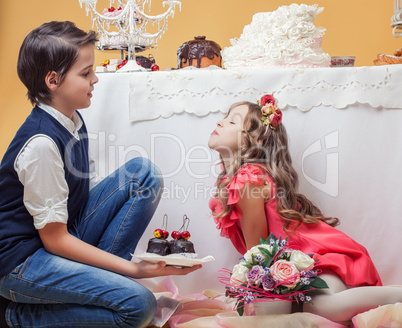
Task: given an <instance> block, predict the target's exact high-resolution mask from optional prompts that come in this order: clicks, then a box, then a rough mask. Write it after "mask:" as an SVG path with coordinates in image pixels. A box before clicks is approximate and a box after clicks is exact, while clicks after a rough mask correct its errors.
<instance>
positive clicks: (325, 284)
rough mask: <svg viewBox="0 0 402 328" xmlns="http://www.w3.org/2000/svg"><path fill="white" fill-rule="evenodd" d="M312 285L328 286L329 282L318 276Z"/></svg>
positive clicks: (316, 286)
mask: <svg viewBox="0 0 402 328" xmlns="http://www.w3.org/2000/svg"><path fill="white" fill-rule="evenodd" d="M310 286H311V287H314V288H328V285H327V283H326V282H325V281H324V280H322V279H321V278H320V277H316V278H315V279H314V280H313V281H312V282H311V283H310Z"/></svg>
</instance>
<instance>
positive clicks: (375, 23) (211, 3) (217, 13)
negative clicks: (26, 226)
mask: <svg viewBox="0 0 402 328" xmlns="http://www.w3.org/2000/svg"><path fill="white" fill-rule="evenodd" d="M181 2H182V10H181V11H179V10H177V11H176V14H175V16H174V18H173V19H172V18H171V19H170V20H169V25H168V29H167V32H166V33H165V34H164V35H163V36H162V39H161V40H160V41H159V46H158V48H157V49H151V50H150V51H146V52H144V53H141V55H145V56H147V55H148V53H152V54H153V56H154V57H155V59H156V62H157V64H158V65H159V66H160V68H161V69H164V68H165V67H169V68H170V67H176V51H177V48H178V47H179V46H180V45H181V44H182V43H184V42H186V41H189V40H191V39H193V37H194V36H198V35H206V37H207V39H209V40H214V41H215V42H217V43H218V44H220V45H221V47H222V48H224V47H227V46H230V39H232V38H235V37H239V36H240V34H241V33H242V31H243V27H244V26H245V25H247V24H249V23H250V22H251V19H252V16H253V14H255V13H257V12H263V11H274V10H276V9H277V8H278V7H279V6H281V5H289V4H291V3H293V2H294V1H284V0H271V1H268V0H249V1H240V0H198V1H195V0H182V1H181ZM161 3H162V0H153V3H152V6H151V11H150V14H152V15H155V14H158V13H162V12H163V11H164V8H163V7H162V5H161ZM302 3H305V4H308V5H312V4H318V5H319V6H320V7H324V8H325V10H324V11H323V12H322V13H321V14H319V15H318V16H317V19H316V21H315V25H316V26H322V27H324V28H326V29H327V31H326V34H325V36H324V39H323V49H324V51H325V52H327V53H329V54H330V55H331V56H347V55H353V56H356V63H355V66H368V65H373V60H374V59H375V58H376V56H377V54H378V53H380V52H383V53H387V54H393V52H394V51H395V50H396V49H399V48H400V47H402V38H399V39H398V38H395V37H394V36H393V35H392V29H391V27H390V20H391V16H392V15H393V9H394V7H393V0H382V1H378V0H353V1H350V0H337V1H334V0H320V1H310V0H304V1H303V2H302ZM108 6H109V1H106V0H99V2H98V6H97V8H98V11H102V9H103V8H106V7H108ZM51 20H71V21H74V22H75V23H76V24H77V26H78V27H80V28H82V29H84V30H88V29H91V20H90V17H87V16H86V12H85V9H84V8H80V5H79V2H78V0H41V1H32V0H19V1H11V0H2V1H1V7H0V96H1V98H0V99H1V102H2V104H1V107H2V108H1V112H0V158H1V157H2V156H3V154H4V152H5V151H6V148H7V146H8V144H9V143H10V141H11V139H12V138H13V136H14V134H15V132H16V131H17V129H18V127H19V126H20V125H21V124H22V122H23V121H24V119H25V117H26V116H27V115H28V114H29V113H30V111H31V104H30V103H29V102H28V101H27V99H26V96H25V94H26V90H25V87H24V86H23V85H22V83H21V82H20V81H19V79H18V76H17V73H16V63H17V56H18V51H19V47H20V45H21V43H22V41H23V39H24V37H25V36H26V34H27V33H28V32H29V31H30V30H32V29H34V28H36V27H37V26H39V25H40V24H42V23H44V22H47V21H51ZM107 58H120V53H119V52H101V51H96V64H98V65H99V64H101V63H102V62H103V60H104V59H107ZM155 74H157V73H155ZM110 96H111V97H113V95H112V94H111V95H110Z"/></svg>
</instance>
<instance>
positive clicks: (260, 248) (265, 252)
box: [258, 247, 273, 257]
mask: <svg viewBox="0 0 402 328" xmlns="http://www.w3.org/2000/svg"><path fill="white" fill-rule="evenodd" d="M258 250H259V251H260V252H261V254H262V255H264V256H265V257H272V255H273V254H271V252H270V251H269V250H267V249H266V248H263V247H258Z"/></svg>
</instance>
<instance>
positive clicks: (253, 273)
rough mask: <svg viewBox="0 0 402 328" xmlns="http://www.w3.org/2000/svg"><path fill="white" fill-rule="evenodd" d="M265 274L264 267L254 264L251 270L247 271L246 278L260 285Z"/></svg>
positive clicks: (250, 282) (249, 281) (251, 282)
mask: <svg viewBox="0 0 402 328" xmlns="http://www.w3.org/2000/svg"><path fill="white" fill-rule="evenodd" d="M263 275H264V269H263V267H261V266H259V265H254V266H253V267H252V268H251V269H250V271H249V272H247V273H246V279H247V282H248V283H249V284H255V285H258V284H259V283H260V281H261V278H262V277H263Z"/></svg>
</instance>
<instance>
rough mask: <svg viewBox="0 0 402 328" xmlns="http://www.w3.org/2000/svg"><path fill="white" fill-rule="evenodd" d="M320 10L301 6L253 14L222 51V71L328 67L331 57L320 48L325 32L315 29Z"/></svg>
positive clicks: (315, 7) (319, 28)
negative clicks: (243, 68)
mask: <svg viewBox="0 0 402 328" xmlns="http://www.w3.org/2000/svg"><path fill="white" fill-rule="evenodd" d="M323 10H324V8H317V5H313V6H308V5H305V4H301V5H297V4H291V5H290V6H282V7H279V8H278V9H277V10H276V11H273V12H266V13H257V14H255V15H254V16H253V20H252V22H251V24H249V25H247V26H245V27H244V30H243V33H242V35H241V36H240V38H238V39H232V40H230V43H231V44H232V46H231V47H227V48H225V49H224V50H222V59H223V62H224V66H225V68H228V69H231V68H242V67H269V66H285V67H286V66H291V67H328V66H329V65H330V62H331V56H330V55H329V54H327V53H324V52H323V50H322V48H321V42H322V36H323V35H324V32H325V29H324V28H322V27H316V26H315V25H314V20H315V17H316V15H318V14H319V13H320V12H322V11H323Z"/></svg>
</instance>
